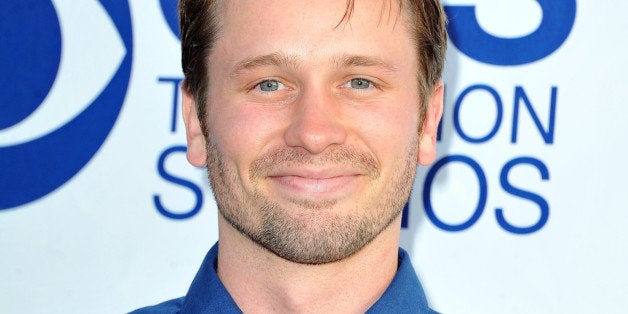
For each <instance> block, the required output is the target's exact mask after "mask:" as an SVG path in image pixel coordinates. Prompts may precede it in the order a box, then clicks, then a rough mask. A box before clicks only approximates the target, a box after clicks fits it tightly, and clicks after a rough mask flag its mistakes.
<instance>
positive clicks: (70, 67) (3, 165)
mask: <svg viewBox="0 0 628 314" xmlns="http://www.w3.org/2000/svg"><path fill="white" fill-rule="evenodd" d="M0 32H1V34H2V45H0V63H2V66H1V67H2V77H1V78H0V80H1V82H0V89H1V92H0V112H2V114H0V178H1V179H0V210H2V209H8V208H13V207H16V206H20V205H23V204H26V203H28V202H31V201H34V200H36V199H39V198H41V197H43V196H45V195H47V194H48V193H50V192H52V191H54V190H55V189H56V188H58V187H60V186H61V185H63V184H64V183H65V182H67V181H68V180H70V179H71V178H72V177H73V176H74V175H75V174H76V173H78V172H79V171H80V170H81V169H82V168H83V167H84V166H85V164H87V162H89V160H90V159H91V158H92V157H93V156H94V155H95V154H96V152H97V151H98V149H99V148H100V146H101V145H102V144H103V142H104V141H105V139H106V137H107V135H108V134H109V132H110V131H111V129H112V127H113V125H114V123H115V121H116V119H117V117H118V114H119V113H120V109H121V108H122V104H123V102H124V98H125V95H126V91H127V87H128V84H129V77H130V74H131V60H132V52H133V44H132V39H133V38H132V28H131V15H130V10H129V6H128V3H127V1H119V0H100V1H95V0H90V1H87V0H85V1H80V2H73V1H32V0H28V1H27V0H23V1H3V2H2V4H0Z"/></svg>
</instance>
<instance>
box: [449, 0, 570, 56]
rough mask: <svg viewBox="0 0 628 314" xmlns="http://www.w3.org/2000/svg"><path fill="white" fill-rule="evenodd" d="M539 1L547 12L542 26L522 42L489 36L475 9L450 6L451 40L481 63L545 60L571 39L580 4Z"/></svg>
mask: <svg viewBox="0 0 628 314" xmlns="http://www.w3.org/2000/svg"><path fill="white" fill-rule="evenodd" d="M536 1H537V2H538V3H539V5H540V6H541V10H542V11H543V19H542V21H541V25H539V27H538V28H537V29H536V30H535V31H534V32H532V33H531V34H529V35H526V36H523V37H519V38H502V37H496V36H493V35H491V34H489V33H487V32H486V31H485V30H484V29H482V27H481V26H480V24H479V23H478V20H477V16H476V14H475V6H473V5H471V6H469V5H446V6H445V12H447V16H448V17H449V24H448V25H447V30H448V32H449V37H450V39H451V41H452V42H453V43H454V45H456V47H458V49H459V50H460V51H461V52H462V53H464V54H465V55H467V56H469V57H471V58H473V59H475V60H477V61H480V62H484V63H488V64H493V65H502V66H511V65H521V64H526V63H530V62H534V61H538V60H541V59H543V58H545V57H547V56H549V55H550V54H552V53H553V52H554V51H556V50H557V49H558V48H559V47H560V46H561V45H562V44H563V43H564V42H565V40H566V39H567V37H568V36H569V33H570V32H571V29H572V28H573V25H574V21H575V19H576V0H560V1H557V0H536Z"/></svg>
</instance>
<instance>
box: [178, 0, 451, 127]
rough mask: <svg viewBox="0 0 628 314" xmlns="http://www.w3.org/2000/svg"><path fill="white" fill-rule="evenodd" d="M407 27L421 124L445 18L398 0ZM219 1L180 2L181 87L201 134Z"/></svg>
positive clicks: (439, 65) (413, 0)
mask: <svg viewBox="0 0 628 314" xmlns="http://www.w3.org/2000/svg"><path fill="white" fill-rule="evenodd" d="M354 1H355V0H347V8H346V11H345V14H344V16H343V17H342V20H341V21H340V22H339V25H340V23H342V22H343V21H345V20H348V19H350V18H351V13H352V11H353V8H354ZM398 1H399V6H400V8H401V10H402V12H403V14H405V18H406V19H407V22H408V24H409V27H410V31H411V33H412V37H413V40H414V42H415V46H416V51H417V56H416V57H417V61H418V65H419V69H418V73H417V81H418V90H419V96H420V97H421V99H420V100H421V108H420V113H421V124H420V125H419V130H422V124H423V122H422V121H423V119H425V116H426V113H427V101H428V99H429V97H430V95H431V94H432V92H433V91H434V88H435V86H436V84H437V83H438V82H439V80H440V78H441V75H442V71H443V66H444V63H445V52H446V49H447V30H446V27H445V24H446V23H447V18H446V16H445V13H444V11H443V8H442V7H441V4H440V1H439V0H398ZM222 2H223V1H221V0H180V1H179V7H178V10H179V26H180V31H181V63H182V67H183V74H184V76H185V78H184V80H183V87H184V88H185V89H187V90H188V91H189V92H190V93H191V94H192V96H193V97H194V100H195V101H196V110H197V113H198V116H199V119H200V120H201V121H200V122H201V126H202V129H203V133H204V135H205V136H207V130H206V129H207V128H206V125H205V124H206V122H205V118H206V108H205V104H206V92H207V86H208V83H209V82H208V79H209V76H208V73H207V62H206V60H207V56H209V54H210V53H211V51H212V49H213V48H214V44H215V42H216V40H217V38H218V36H219V34H220V22H221V21H220V19H219V13H220V11H221V9H222V6H221V3H222Z"/></svg>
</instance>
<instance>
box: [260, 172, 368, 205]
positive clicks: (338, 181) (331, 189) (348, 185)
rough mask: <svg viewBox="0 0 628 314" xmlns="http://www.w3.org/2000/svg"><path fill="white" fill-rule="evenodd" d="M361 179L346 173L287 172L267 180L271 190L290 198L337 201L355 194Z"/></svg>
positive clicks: (360, 175) (352, 173)
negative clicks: (314, 198)
mask: <svg viewBox="0 0 628 314" xmlns="http://www.w3.org/2000/svg"><path fill="white" fill-rule="evenodd" d="M361 177H362V174H359V173H355V172H346V171H344V172H343V171H322V172H307V171H305V172H303V171H301V172H299V171H287V172H285V173H279V174H273V175H270V176H268V177H267V178H268V180H269V183H270V186H271V188H273V189H276V190H277V192H279V194H283V195H284V196H286V197H289V198H312V197H316V198H317V199H318V198H324V199H337V198H342V197H343V196H346V195H347V194H350V193H351V192H353V191H354V190H355V189H356V188H357V186H358V183H359V181H360V178H361Z"/></svg>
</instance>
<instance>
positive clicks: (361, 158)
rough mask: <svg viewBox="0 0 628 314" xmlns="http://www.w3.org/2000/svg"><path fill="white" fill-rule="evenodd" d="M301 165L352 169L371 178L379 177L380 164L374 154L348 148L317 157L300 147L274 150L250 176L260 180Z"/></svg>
mask: <svg viewBox="0 0 628 314" xmlns="http://www.w3.org/2000/svg"><path fill="white" fill-rule="evenodd" d="M301 165H310V166H323V165H324V166H329V165H334V166H341V167H350V168H352V169H357V170H360V171H361V172H363V173H364V174H365V175H367V176H370V177H378V176H379V166H378V162H377V160H376V159H375V157H374V156H373V155H372V154H369V153H367V152H365V151H363V150H359V149H356V148H353V147H346V146H336V147H333V148H330V149H327V150H325V151H324V152H323V153H321V154H316V155H313V154H311V153H308V152H307V151H306V150H305V149H303V148H298V147H297V148H280V149H276V150H272V151H269V152H268V153H265V154H264V155H262V156H261V157H260V158H258V159H256V160H255V161H254V162H253V164H252V165H251V168H250V170H249V176H250V178H251V179H258V178H262V177H265V176H267V175H268V174H269V173H271V172H273V171H275V170H277V169H279V168H283V167H286V166H301Z"/></svg>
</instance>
